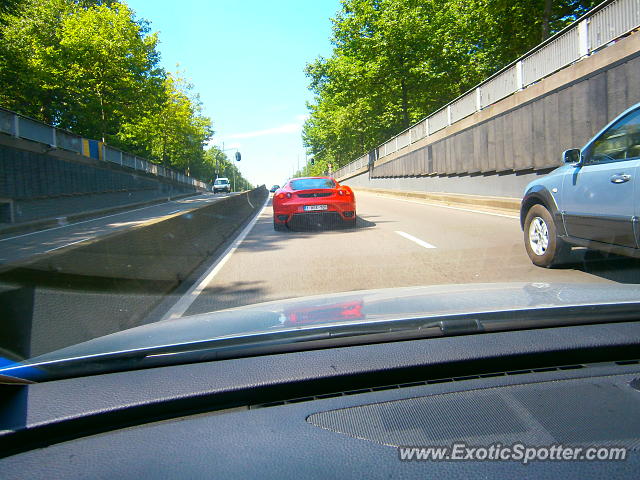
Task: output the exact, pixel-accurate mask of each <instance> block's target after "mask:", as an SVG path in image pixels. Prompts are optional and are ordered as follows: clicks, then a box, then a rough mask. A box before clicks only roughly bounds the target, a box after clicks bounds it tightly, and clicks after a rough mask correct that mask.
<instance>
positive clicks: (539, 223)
mask: <svg viewBox="0 0 640 480" xmlns="http://www.w3.org/2000/svg"><path fill="white" fill-rule="evenodd" d="M524 244H525V248H526V249H527V254H528V255H529V258H530V259H531V261H532V262H533V264H534V265H537V266H539V267H547V268H549V267H553V266H554V265H559V264H562V263H565V262H566V261H567V258H568V256H569V252H570V251H571V247H570V246H569V245H568V244H566V243H565V242H564V241H563V240H562V239H561V238H560V237H558V233H557V230H556V225H555V223H554V222H553V218H552V217H551V213H549V210H547V209H546V208H545V207H543V206H542V205H534V206H533V207H531V208H530V209H529V211H528V212H527V216H526V218H525V221H524Z"/></svg>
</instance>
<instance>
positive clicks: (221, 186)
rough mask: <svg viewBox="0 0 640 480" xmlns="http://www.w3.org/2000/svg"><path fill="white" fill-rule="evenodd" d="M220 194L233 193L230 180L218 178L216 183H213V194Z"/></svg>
mask: <svg viewBox="0 0 640 480" xmlns="http://www.w3.org/2000/svg"><path fill="white" fill-rule="evenodd" d="M218 192H226V193H230V192H231V184H230V183H229V179H228V178H224V177H220V178H216V180H215V182H213V193H218Z"/></svg>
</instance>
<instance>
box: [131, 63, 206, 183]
mask: <svg viewBox="0 0 640 480" xmlns="http://www.w3.org/2000/svg"><path fill="white" fill-rule="evenodd" d="M191 89H192V86H191V85H189V84H187V83H186V82H185V81H184V79H182V78H180V77H178V76H174V75H171V74H168V75H167V76H166V78H165V79H164V82H163V92H162V97H161V103H160V104H159V105H157V107H158V108H152V109H149V110H147V111H146V112H145V114H144V115H143V116H140V117H136V118H134V119H133V121H132V122H130V123H126V124H124V125H123V127H122V129H121V132H120V133H119V139H120V141H121V142H122V143H123V144H124V145H126V146H127V147H129V149H135V148H136V146H144V147H145V148H146V151H145V152H143V154H146V156H148V157H149V158H150V159H152V160H156V161H158V162H159V163H161V164H162V165H165V166H171V167H175V168H178V169H180V170H183V171H185V172H187V173H191V172H192V171H194V172H198V171H199V170H198V165H200V164H202V163H203V162H204V156H203V155H204V150H203V149H204V145H205V143H206V142H207V141H208V140H209V138H210V137H211V135H212V134H213V130H212V128H211V120H210V119H209V118H207V117H205V116H204V115H203V114H202V105H201V103H200V100H199V98H198V97H197V96H195V95H190V91H191ZM154 107H155V105H154Z"/></svg>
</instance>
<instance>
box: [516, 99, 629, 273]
mask: <svg viewBox="0 0 640 480" xmlns="http://www.w3.org/2000/svg"><path fill="white" fill-rule="evenodd" d="M562 158H563V161H564V163H565V165H564V166H562V167H559V168H557V169H556V170H554V171H553V172H551V173H549V174H548V175H546V176H545V177H543V178H541V179H538V180H534V181H533V182H531V183H530V184H529V185H527V187H526V190H525V194H524V198H523V199H522V203H521V208H520V223H521V226H522V228H523V230H524V243H525V247H526V249H527V253H528V254H529V258H530V259H531V261H532V262H533V263H534V264H535V265H538V266H541V267H551V266H553V265H556V264H561V263H565V261H566V260H567V255H568V253H569V252H570V250H571V247H572V246H582V247H587V248H593V249H597V250H605V251H608V252H611V253H615V254H620V255H627V256H631V257H636V258H638V257H640V249H639V247H640V243H639V241H640V237H639V236H638V235H639V232H638V221H637V219H638V215H639V214H640V210H639V209H638V208H639V205H640V184H639V185H638V186H635V185H634V184H635V183H638V181H639V180H640V176H639V175H640V103H638V104H636V105H634V106H633V107H631V108H629V109H627V110H626V111H624V112H623V113H622V114H620V115H619V116H618V117H617V118H615V119H614V120H613V121H612V122H611V123H609V124H608V125H607V126H606V127H605V128H603V129H602V130H601V131H600V132H599V133H598V134H596V135H595V136H594V137H593V138H592V139H591V140H590V141H589V142H588V143H587V144H586V145H585V146H584V147H583V148H582V150H579V149H577V148H573V149H571V150H566V151H565V152H564V153H563V154H562Z"/></svg>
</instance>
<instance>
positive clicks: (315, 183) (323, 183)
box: [289, 178, 336, 190]
mask: <svg viewBox="0 0 640 480" xmlns="http://www.w3.org/2000/svg"><path fill="white" fill-rule="evenodd" d="M289 185H291V190H310V189H313V188H334V187H335V186H336V184H335V182H334V181H333V180H331V179H330V178H302V179H300V180H292V181H291V183H290V184H289Z"/></svg>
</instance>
